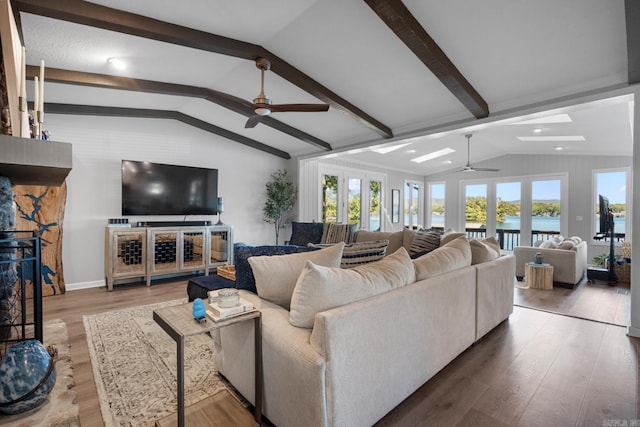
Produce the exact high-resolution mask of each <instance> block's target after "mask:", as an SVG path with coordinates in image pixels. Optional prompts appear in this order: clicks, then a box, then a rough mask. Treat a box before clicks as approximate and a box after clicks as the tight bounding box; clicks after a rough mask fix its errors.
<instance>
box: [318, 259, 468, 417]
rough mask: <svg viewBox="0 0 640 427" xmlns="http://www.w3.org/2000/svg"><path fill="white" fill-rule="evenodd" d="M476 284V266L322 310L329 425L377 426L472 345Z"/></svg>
mask: <svg viewBox="0 0 640 427" xmlns="http://www.w3.org/2000/svg"><path fill="white" fill-rule="evenodd" d="M445 276H446V277H445ZM475 287H476V271H475V267H471V266H470V267H465V268H462V269H459V270H456V271H453V272H451V273H447V274H446V275H441V276H438V277H434V278H431V279H427V280H422V281H419V282H416V283H413V284H410V285H407V286H404V287H402V288H398V289H395V290H393V291H390V292H386V293H383V294H380V295H376V296H373V297H370V298H367V299H364V300H361V301H357V302H354V303H351V304H347V305H344V306H341V307H337V308H334V309H331V310H327V311H324V312H321V313H318V314H316V316H315V323H314V326H313V331H312V333H311V344H312V346H313V347H314V348H315V349H316V351H317V352H318V353H320V354H322V355H324V356H325V358H326V360H327V367H326V378H327V380H326V385H327V410H328V413H329V425H340V426H342V425H344V426H346V425H348V426H368V425H373V424H374V423H375V422H376V421H377V420H378V419H380V418H381V417H382V416H384V415H385V414H386V413H387V412H389V411H390V410H391V409H393V408H394V407H395V406H397V405H398V404H399V403H400V402H402V401H403V400H404V399H405V398H407V397H408V396H409V395H410V394H411V393H413V392H414V391H415V390H416V389H417V388H418V387H420V386H421V385H422V384H424V383H425V382H426V381H427V380H428V379H429V378H431V377H432V376H433V375H435V374H436V373H437V372H438V371H440V370H441V369H442V368H443V367H444V366H446V365H447V364H448V363H449V362H450V361H451V360H452V359H453V358H455V357H456V356H457V355H458V354H460V353H461V352H462V351H464V350H465V349H466V348H467V347H469V346H470V345H471V344H472V343H473V342H474V339H475V311H476V307H475V305H476V302H475V300H476V298H475V295H476V291H475ZM372 372H375V375H372ZM363 390H366V391H367V392H366V393H363V392H362V391H363Z"/></svg>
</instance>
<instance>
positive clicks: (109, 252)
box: [104, 225, 233, 291]
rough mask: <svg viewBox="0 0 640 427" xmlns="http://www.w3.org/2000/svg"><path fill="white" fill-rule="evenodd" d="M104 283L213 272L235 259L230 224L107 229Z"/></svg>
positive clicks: (108, 286)
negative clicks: (195, 272)
mask: <svg viewBox="0 0 640 427" xmlns="http://www.w3.org/2000/svg"><path fill="white" fill-rule="evenodd" d="M104 253H105V260H104V267H105V281H106V283H107V290H109V291H112V290H113V283H114V281H115V280H120V279H130V278H134V277H144V278H145V279H146V282H147V286H150V285H151V279H152V278H153V277H157V276H162V275H169V274H178V273H189V272H194V271H203V272H204V274H205V275H208V274H209V272H210V270H212V269H215V268H217V267H220V266H222V265H224V264H230V263H231V261H232V260H233V227H232V226H230V225H206V226H168V227H131V228H129V227H106V230H105V251H104Z"/></svg>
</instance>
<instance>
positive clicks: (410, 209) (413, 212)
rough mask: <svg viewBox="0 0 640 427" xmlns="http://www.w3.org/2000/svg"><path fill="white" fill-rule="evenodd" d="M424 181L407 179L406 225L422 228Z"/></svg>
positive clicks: (405, 195) (405, 197)
mask: <svg viewBox="0 0 640 427" xmlns="http://www.w3.org/2000/svg"><path fill="white" fill-rule="evenodd" d="M423 216H424V215H423V209H422V183H421V182H415V181H405V183H404V226H405V227H409V228H420V227H421V226H422V224H423V221H422V218H423Z"/></svg>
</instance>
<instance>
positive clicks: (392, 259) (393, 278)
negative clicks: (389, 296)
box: [289, 248, 415, 328]
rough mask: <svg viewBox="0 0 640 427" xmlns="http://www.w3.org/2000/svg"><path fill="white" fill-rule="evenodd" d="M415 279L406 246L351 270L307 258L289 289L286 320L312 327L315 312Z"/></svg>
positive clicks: (403, 284) (397, 286)
mask: <svg viewBox="0 0 640 427" xmlns="http://www.w3.org/2000/svg"><path fill="white" fill-rule="evenodd" d="M414 281H415V271H414V268H413V264H412V262H411V258H410V257H409V254H408V252H407V250H406V249H404V248H400V249H398V250H397V251H396V252H395V253H393V254H391V255H389V256H387V257H386V258H384V259H383V260H380V261H376V262H372V263H369V264H365V265H359V266H357V267H354V268H351V269H341V268H335V267H324V266H320V265H316V264H315V263H314V262H313V261H308V262H307V263H306V264H305V266H304V269H303V270H302V273H301V274H300V277H299V278H298V282H297V284H296V287H295V289H294V291H293V295H292V297H291V311H290V312H289V322H290V323H291V324H292V325H293V326H297V327H300V328H312V327H313V322H314V319H315V315H316V313H319V312H322V311H325V310H329V309H331V308H335V307H340V306H342V305H345V304H349V303H351V302H354V301H359V300H362V299H365V298H367V297H370V296H374V295H378V294H381V293H383V292H387V291H390V290H392V289H396V288H399V287H402V286H405V285H408V284H409V283H413V282H414Z"/></svg>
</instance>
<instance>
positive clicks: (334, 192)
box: [322, 174, 338, 222]
mask: <svg viewBox="0 0 640 427" xmlns="http://www.w3.org/2000/svg"><path fill="white" fill-rule="evenodd" d="M322 222H338V176H337V175H327V174H323V175H322Z"/></svg>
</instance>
